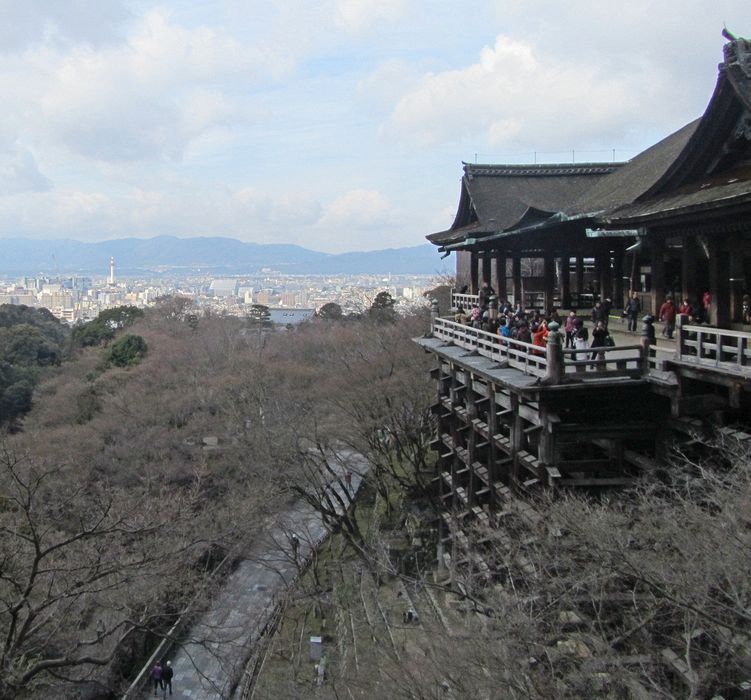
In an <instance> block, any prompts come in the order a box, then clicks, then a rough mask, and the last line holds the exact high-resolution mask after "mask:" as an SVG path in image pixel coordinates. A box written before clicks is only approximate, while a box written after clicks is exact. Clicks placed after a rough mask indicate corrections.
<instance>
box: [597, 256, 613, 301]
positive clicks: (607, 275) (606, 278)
mask: <svg viewBox="0 0 751 700" xmlns="http://www.w3.org/2000/svg"><path fill="white" fill-rule="evenodd" d="M599 257H600V276H599V278H598V279H599V280H600V299H607V298H608V297H609V298H610V299H611V300H612V299H613V274H612V271H611V269H610V251H609V250H608V249H607V248H605V249H604V250H603V251H602V252H601V253H600V255H599Z"/></svg>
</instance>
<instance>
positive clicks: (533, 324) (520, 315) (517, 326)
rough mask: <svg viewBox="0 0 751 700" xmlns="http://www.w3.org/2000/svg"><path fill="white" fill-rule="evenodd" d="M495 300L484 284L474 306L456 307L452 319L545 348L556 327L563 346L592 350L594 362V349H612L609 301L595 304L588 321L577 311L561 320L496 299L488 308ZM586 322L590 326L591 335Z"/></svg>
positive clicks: (554, 312) (553, 313)
mask: <svg viewBox="0 0 751 700" xmlns="http://www.w3.org/2000/svg"><path fill="white" fill-rule="evenodd" d="M493 298H495V291H494V290H493V288H492V287H491V286H490V285H489V284H487V283H485V284H483V286H482V289H481V290H480V293H479V294H478V300H477V303H474V304H472V305H471V306H470V307H469V308H466V309H465V308H464V307H462V306H459V307H457V308H456V310H455V314H454V320H455V321H456V322H457V323H462V324H466V325H469V326H472V327H473V328H478V329H480V330H484V331H486V332H488V333H494V334H497V335H499V336H501V338H511V339H513V340H519V341H521V342H523V343H531V344H532V345H537V346H539V347H540V348H544V347H545V346H546V345H547V340H548V334H549V327H550V324H552V323H556V324H558V328H559V330H560V332H562V333H563V334H564V336H565V347H566V348H576V349H579V350H583V349H587V348H593V352H592V359H593V360H594V359H596V357H597V355H598V354H599V352H598V351H597V350H594V349H595V348H604V347H608V346H613V345H615V343H614V342H613V339H612V337H611V336H610V333H609V332H608V323H609V320H610V310H611V307H612V303H611V301H610V299H604V300H603V301H598V302H597V303H596V304H595V305H594V307H593V308H592V310H591V312H590V313H589V314H588V316H589V318H585V317H584V316H583V315H579V314H578V313H577V312H576V311H571V312H569V314H568V316H567V317H566V318H565V319H562V318H561V316H560V314H559V313H558V310H557V309H550V310H549V311H548V312H545V313H543V312H541V311H539V310H536V309H529V310H528V309H524V308H523V307H522V306H521V304H516V305H512V304H511V303H510V302H509V301H508V299H499V300H497V306H495V308H491V299H493ZM586 321H589V322H590V324H591V332H590V329H589V328H588V326H587V323H586Z"/></svg>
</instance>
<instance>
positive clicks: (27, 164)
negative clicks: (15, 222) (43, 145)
mask: <svg viewBox="0 0 751 700" xmlns="http://www.w3.org/2000/svg"><path fill="white" fill-rule="evenodd" d="M51 187H52V182H51V181H50V179H49V178H48V177H46V176H45V175H43V174H42V173H41V172H40V170H39V166H38V165H37V162H36V159H35V158H34V155H33V154H32V153H31V151H30V150H29V149H27V148H21V147H19V146H12V147H10V148H8V149H7V150H2V151H0V196H6V195H11V194H18V193H20V192H43V191H45V190H49V189H50V188H51Z"/></svg>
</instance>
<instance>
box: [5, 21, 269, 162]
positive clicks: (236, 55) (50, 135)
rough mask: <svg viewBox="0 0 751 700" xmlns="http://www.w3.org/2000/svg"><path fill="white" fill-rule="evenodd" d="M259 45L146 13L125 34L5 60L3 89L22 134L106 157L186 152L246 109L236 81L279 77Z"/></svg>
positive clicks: (168, 155)
mask: <svg viewBox="0 0 751 700" xmlns="http://www.w3.org/2000/svg"><path fill="white" fill-rule="evenodd" d="M277 69H278V64H277V63H276V62H275V61H274V59H273V57H272V56H271V55H270V54H268V53H267V52H265V51H263V50H262V47H260V46H256V47H252V46H245V45H243V44H241V43H240V42H239V41H237V40H236V39H234V38H233V37H231V36H230V35H229V34H227V33H225V32H221V31H218V30H214V29H211V28H207V27H198V28H194V29H188V28H184V27H181V26H177V25H175V24H174V23H172V22H171V20H170V16H169V15H168V14H167V13H165V12H162V11H158V10H154V11H152V12H149V13H147V14H146V15H145V16H144V17H143V18H142V19H141V21H140V22H139V23H138V25H137V27H136V28H135V30H134V32H133V33H132V34H131V35H130V37H129V38H128V40H127V41H126V42H122V43H120V44H117V45H112V46H106V47H95V46H92V45H90V44H77V45H75V46H72V47H67V46H65V47H58V46H54V45H45V46H37V47H33V48H30V49H28V50H27V51H26V52H25V53H24V54H23V55H17V56H15V57H13V58H12V59H10V60H7V61H5V62H4V64H3V67H2V68H0V89H2V90H3V94H4V97H5V99H6V100H9V101H11V102H13V103H15V104H16V109H15V110H14V112H15V114H17V115H20V114H22V115H24V117H25V118H24V119H23V120H20V119H19V120H17V121H16V124H15V128H16V129H17V132H18V133H23V134H28V135H29V136H30V138H33V139H35V140H38V141H44V142H45V143H46V144H47V145H48V146H52V147H57V146H60V145H63V146H65V147H66V148H68V149H70V150H71V151H72V152H74V153H76V154H79V155H82V156H84V157H87V158H93V159H98V160H103V161H128V160H141V159H144V160H149V159H168V160H179V159H180V158H181V157H182V155H183V154H184V152H185V150H186V148H187V147H188V146H189V145H190V143H191V142H192V141H193V140H195V139H197V138H199V137H200V136H202V135H203V134H204V133H205V132H206V131H207V130H209V129H211V128H213V127H216V126H221V125H226V124H227V123H230V122H233V121H236V120H239V119H240V118H242V117H243V116H245V114H246V113H245V112H244V110H243V108H242V102H241V99H238V98H236V97H235V96H233V95H232V94H231V87H232V86H233V85H234V83H236V82H238V81H240V80H242V81H245V82H246V83H252V82H253V81H257V80H259V79H260V76H264V78H263V79H266V77H265V76H268V75H274V74H275V73H276V71H277Z"/></svg>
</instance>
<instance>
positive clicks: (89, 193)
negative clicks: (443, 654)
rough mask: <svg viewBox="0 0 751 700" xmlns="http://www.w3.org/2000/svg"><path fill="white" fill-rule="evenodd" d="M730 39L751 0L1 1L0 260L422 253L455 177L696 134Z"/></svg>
mask: <svg viewBox="0 0 751 700" xmlns="http://www.w3.org/2000/svg"><path fill="white" fill-rule="evenodd" d="M468 7H471V10H468V9H466V8H468ZM723 23H726V24H727V26H728V28H729V29H730V30H731V31H733V32H735V33H737V34H739V35H741V36H751V5H749V2H748V0H713V1H712V2H709V0H619V1H618V2H615V1H613V0H601V2H594V1H593V0H568V1H567V2H565V3H564V2H558V1H557V0H474V2H472V3H462V2H457V1H456V0H433V1H418V0H315V1H314V0H175V1H173V2H170V1H167V2H161V3H153V2H149V1H146V0H144V1H126V0H123V1H122V2H120V1H118V0H23V1H17V0H0V94H2V96H3V100H2V108H0V237H14V236H22V237H29V238H39V239H43V238H62V237H66V238H76V239H79V240H90V241H91V240H102V239H109V238H120V237H125V236H139V237H149V236H154V235H159V234H172V235H177V236H198V235H225V236H231V237H235V238H240V239H242V240H246V241H255V242H259V243H270V242H285V243H297V244H300V245H304V246H306V247H308V248H312V249H315V250H323V251H329V252H344V251H350V250H372V249H380V248H386V247H401V246H408V245H416V244H419V243H421V242H424V238H423V237H424V236H425V234H427V233H431V232H432V231H436V230H440V229H443V228H446V227H447V226H449V225H450V223H451V221H452V218H453V214H454V212H455V207H456V203H457V201H458V194H459V179H460V176H461V161H462V160H465V161H474V160H477V161H478V162H511V163H521V162H533V161H534V160H535V158H536V159H537V162H560V161H569V162H570V161H571V159H572V152H573V158H574V159H575V160H577V161H584V160H612V159H613V155H614V149H615V157H616V158H617V159H627V158H629V157H631V156H633V155H634V154H635V153H637V152H639V151H640V150H642V149H643V148H645V147H647V146H649V145H651V144H652V143H654V142H655V141H657V140H659V139H660V138H662V137H663V136H666V135H667V134H669V133H671V132H672V131H674V130H676V129H677V128H679V127H680V126H682V125H683V124H685V123H686V122H688V121H690V120H692V119H694V118H695V117H697V116H699V115H700V114H701V113H702V112H703V110H704V108H705V106H706V103H707V101H708V99H709V97H710V95H711V93H712V89H713V87H714V84H715V80H716V72H717V63H718V62H719V61H721V60H722V45H723V43H724V40H723V39H722V37H721V35H720V31H721V29H722V26H723ZM0 254H1V253H0Z"/></svg>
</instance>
